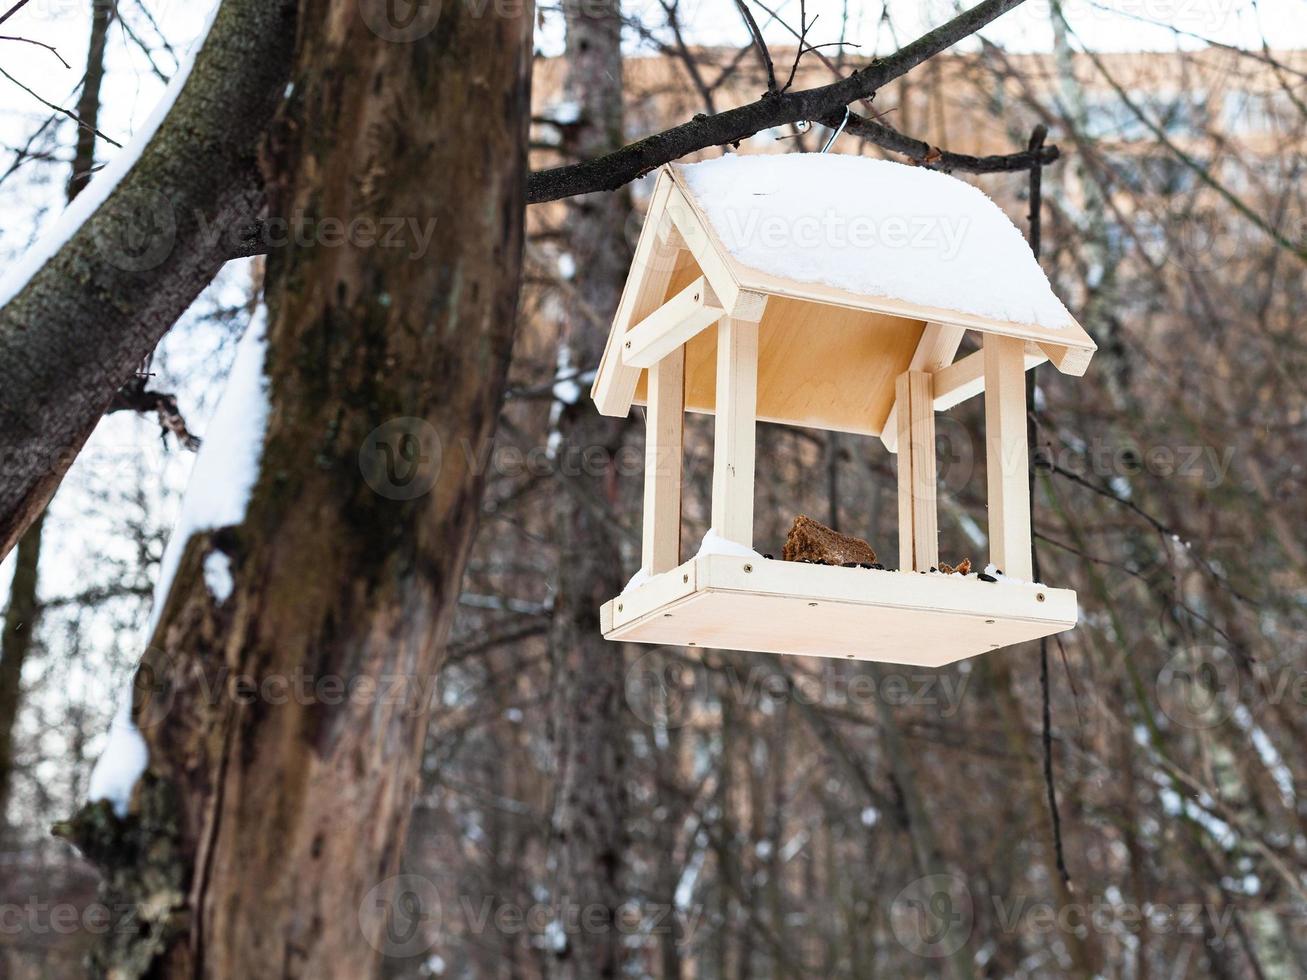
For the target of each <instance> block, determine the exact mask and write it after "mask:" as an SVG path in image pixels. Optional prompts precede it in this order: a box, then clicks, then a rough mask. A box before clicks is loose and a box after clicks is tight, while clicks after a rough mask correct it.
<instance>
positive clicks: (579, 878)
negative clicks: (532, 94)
mask: <svg viewBox="0 0 1307 980" xmlns="http://www.w3.org/2000/svg"><path fill="white" fill-rule="evenodd" d="M620 6H621V5H620V2H619V0H601V2H598V3H596V2H593V0H590V2H587V0H569V2H568V3H567V4H566V6H565V8H564V10H565V13H566V17H567V51H566V60H567V76H566V79H565V82H564V85H565V95H566V96H567V98H568V99H570V100H572V101H573V102H575V103H576V105H578V106H579V107H580V116H579V118H578V120H577V125H576V126H574V127H571V129H570V133H569V140H570V143H569V147H568V149H569V150H570V151H571V152H573V153H576V154H577V155H579V156H582V157H590V156H597V155H600V154H603V153H606V152H608V151H609V150H611V149H613V148H614V147H617V146H620V145H621V142H622V84H621V79H622V53H621V44H620V41H621V24H622V22H621V9H620ZM567 207H568V222H567V228H568V232H569V234H568V239H567V243H568V247H569V248H570V250H571V253H572V257H573V259H574V261H575V266H576V269H577V270H578V271H577V277H576V281H575V286H576V290H575V293H574V295H573V296H572V298H571V308H569V309H567V310H565V312H564V317H563V324H564V326H563V334H562V336H561V337H560V338H559V344H560V358H559V366H560V368H561V367H564V366H568V367H570V368H573V369H578V370H583V369H588V368H590V367H592V366H593V365H596V364H598V363H599V357H600V355H601V354H602V352H603V346H604V340H605V337H604V332H603V330H602V328H601V327H600V326H599V325H597V324H596V323H594V322H593V318H592V317H587V316H586V315H585V314H584V312H583V310H584V309H587V308H588V309H589V310H591V311H593V312H594V313H595V314H597V317H598V319H599V320H600V321H602V322H604V323H606V322H607V321H608V320H609V319H610V318H611V317H612V314H613V312H614V310H615V309H616V307H617V301H618V299H619V298H620V296H621V288H622V283H623V281H624V280H625V277H626V269H627V266H628V264H629V261H630V255H629V253H628V251H627V250H626V249H625V248H624V247H623V243H624V242H625V236H624V234H623V231H624V228H625V224H626V220H627V217H628V216H629V214H630V201H629V197H628V195H627V194H626V193H618V194H592V195H588V196H584V197H580V198H576V199H575V200H572V201H569V202H568V203H567ZM555 408H556V410H558V411H560V415H559V418H558V420H557V431H558V435H559V439H558V450H557V456H556V460H557V462H558V472H559V474H560V475H559V480H560V483H561V486H560V487H559V495H558V511H559V514H558V517H559V519H558V520H557V521H556V522H555V524H554V527H555V531H556V534H555V543H556V546H557V549H558V559H559V564H558V578H557V581H558V592H557V599H556V603H555V607H554V618H553V624H552V628H551V631H550V654H551V663H552V667H553V709H554V712H553V726H552V728H553V732H554V735H555V745H556V749H555V752H556V760H557V767H558V771H557V788H556V794H555V801H554V814H553V847H552V849H553V858H554V868H555V881H554V887H555V896H556V901H557V903H558V904H559V905H569V906H575V907H578V908H582V909H584V908H588V907H595V908H597V909H599V910H602V921H599V922H595V923H593V926H594V927H588V926H587V927H585V928H573V929H570V930H567V931H566V933H565V943H564V945H563V946H562V948H556V949H555V960H554V964H553V965H554V969H553V972H554V975H555V976H557V977H560V978H576V980H588V978H596V977H616V976H619V975H620V974H622V973H623V959H624V958H623V946H622V942H621V939H622V936H621V934H620V933H619V930H618V929H617V928H616V926H615V916H616V914H617V910H618V908H619V906H620V905H621V904H622V902H623V901H624V898H625V894H626V893H625V892H624V891H623V888H622V879H623V866H624V864H625V863H626V853H625V852H626V851H627V836H626V835H627V829H626V826H627V820H626V810H627V807H626V795H625V794H626V789H625V780H624V776H623V771H624V768H625V741H626V738H625V733H624V730H623V727H624V726H623V720H624V714H623V703H624V702H623V692H624V687H623V684H624V677H623V673H624V671H623V667H624V665H623V657H622V648H621V647H620V646H617V645H614V644H612V643H609V642H608V641H607V640H605V639H604V638H603V634H602V632H601V631H600V627H599V607H600V606H601V605H602V604H603V603H604V602H606V601H607V600H608V599H610V598H611V597H612V596H614V595H616V594H617V593H618V592H619V591H620V590H621V586H622V581H621V567H622V565H621V553H620V550H619V546H620V524H619V522H618V521H617V518H616V508H615V507H614V506H613V504H614V502H615V496H616V489H617V488H616V487H615V481H614V478H613V462H614V460H615V459H616V458H617V455H618V449H619V448H620V446H621V444H622V436H623V431H624V430H625V424H624V423H623V422H620V421H615V420H613V419H608V418H604V417H603V416H601V415H599V413H598V412H596V411H595V408H594V405H593V404H592V403H591V402H590V399H588V398H582V399H580V400H579V401H578V402H577V403H576V404H571V405H567V404H562V403H558V404H557V405H556V406H555ZM593 459H604V460H606V461H607V466H605V467H604V468H602V470H601V469H600V468H597V467H594V466H589V465H580V464H581V463H582V461H584V460H593ZM583 921H584V920H583Z"/></svg>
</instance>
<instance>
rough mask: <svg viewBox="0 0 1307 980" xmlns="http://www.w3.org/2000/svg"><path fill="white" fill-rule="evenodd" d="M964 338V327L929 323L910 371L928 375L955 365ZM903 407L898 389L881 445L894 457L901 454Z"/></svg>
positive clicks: (882, 433)
mask: <svg viewBox="0 0 1307 980" xmlns="http://www.w3.org/2000/svg"><path fill="white" fill-rule="evenodd" d="M965 334H966V330H964V329H963V328H962V327H951V326H945V325H944V324H942V323H927V324H926V328H925V329H924V330H923V331H922V332H921V339H920V340H919V341H917V349H916V350H915V351H913V353H912V360H911V361H910V362H909V363H908V370H909V371H925V372H926V373H927V374H933V373H934V372H936V371H939V370H941V369H942V368H945V367H948V365H950V364H952V363H953V358H954V357H955V356H956V355H957V352H958V347H959V346H960V345H961V343H962V337H963V336H964V335H965ZM901 404H903V402H901V401H900V400H899V397H898V393H897V389H896V391H895V396H894V404H892V405H890V407H889V415H888V416H886V418H885V424H884V425H882V426H881V427H880V439H881V442H883V443H884V444H885V448H886V449H888V450H889V451H890V452H892V453H896V452H898V451H899V417H900V413H899V406H900V405H901Z"/></svg>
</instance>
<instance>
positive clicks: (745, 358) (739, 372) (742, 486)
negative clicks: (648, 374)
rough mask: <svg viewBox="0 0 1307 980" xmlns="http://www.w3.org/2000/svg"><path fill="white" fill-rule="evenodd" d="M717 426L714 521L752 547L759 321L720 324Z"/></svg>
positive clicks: (723, 532)
mask: <svg viewBox="0 0 1307 980" xmlns="http://www.w3.org/2000/svg"><path fill="white" fill-rule="evenodd" d="M715 411H716V419H715V426H714V428H713V468H712V526H713V529H714V530H715V531H716V532H717V533H718V534H720V535H721V536H722V537H724V538H726V539H728V540H730V541H734V542H735V543H736V544H742V545H744V546H745V547H748V548H752V547H753V458H754V448H755V438H756V429H757V425H756V420H757V414H758V324H756V323H750V322H748V321H744V320H736V319H734V318H732V317H723V318H722V320H721V322H720V323H718V324H717V404H716V409H715Z"/></svg>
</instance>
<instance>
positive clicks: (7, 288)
mask: <svg viewBox="0 0 1307 980" xmlns="http://www.w3.org/2000/svg"><path fill="white" fill-rule="evenodd" d="M220 6H221V4H220V3H217V2H215V3H214V4H213V10H212V11H211V12H210V14H209V19H208V22H207V23H206V24H205V25H204V30H203V31H202V32H201V33H200V37H199V40H197V41H196V42H195V45H194V47H193V48H192V49H191V52H190V54H189V55H187V56H186V57H184V58H182V59H181V64H180V65H178V67H177V71H176V73H175V74H174V75H173V76H172V80H171V81H170V82H169V83H168V88H167V89H166V90H165V91H164V93H163V97H162V98H160V99H159V104H158V105H156V106H155V107H154V111H153V112H151V113H150V116H149V118H148V119H147V120H146V121H145V124H144V125H142V126H141V128H140V129H139V130H137V131H136V134H135V135H134V136H133V137H132V138H131V139H130V140H129V141H128V142H127V144H126V145H125V146H124V147H123V148H122V149H121V150H119V151H118V152H117V153H116V154H115V155H114V158H113V159H112V160H110V161H109V162H108V164H106V165H105V167H104V169H103V170H101V171H100V172H99V173H97V174H96V175H95V177H94V179H92V180H91V182H90V183H89V184H87V185H86V189H85V190H83V191H82V193H80V194H78V195H77V198H76V200H74V201H73V203H72V204H70V205H69V206H68V208H67V209H66V210H65V211H64V212H63V214H61V215H60V216H59V219H58V220H57V221H56V222H55V223H54V224H53V225H52V226H51V227H50V229H49V230H48V231H47V232H46V233H45V234H44V235H42V236H41V237H40V238H39V239H37V240H36V242H35V243H34V244H33V245H32V247H31V248H29V249H28V250H27V251H26V252H24V253H23V255H22V256H21V257H20V258H19V259H18V261H17V262H15V263H14V264H13V265H11V266H10V267H9V268H8V269H7V270H6V271H5V273H4V275H3V276H0V306H4V305H5V304H6V303H8V302H9V301H10V300H11V299H13V298H14V297H15V296H17V295H18V293H19V292H20V291H21V290H22V289H23V287H24V286H26V285H27V284H28V283H29V282H30V281H31V279H32V277H33V276H34V275H36V273H37V272H38V271H39V270H40V268H41V266H43V265H45V264H46V263H47V262H48V261H50V259H51V258H53V257H54V255H55V253H56V252H58V251H59V249H61V248H63V246H64V244H65V243H66V242H67V241H68V240H69V239H70V238H72V237H73V235H74V234H76V233H77V229H79V228H81V227H82V225H84V224H85V223H86V220H87V219H88V218H89V217H90V216H91V215H93V214H94V213H95V212H96V211H97V210H98V209H99V207H100V205H101V204H103V203H104V202H105V201H106V200H107V199H108V197H109V195H110V194H112V193H113V191H114V188H116V187H117V186H118V184H119V182H120V181H121V180H122V179H123V177H125V176H126V175H127V174H128V172H129V171H130V170H131V169H132V167H134V166H135V165H136V161H137V160H139V159H140V157H141V154H142V153H143V152H144V150H145V147H146V146H147V145H149V142H150V140H152V139H154V134H155V133H156V132H158V131H159V126H160V125H161V124H162V123H163V120H164V119H165V118H166V117H167V115H168V113H169V112H170V111H171V110H172V107H173V103H175V102H176V101H177V96H178V95H180V94H181V90H182V89H183V88H184V87H185V85H186V80H187V79H188V78H190V75H191V69H192V68H193V67H194V65H195V55H196V54H197V53H198V52H199V50H200V48H202V47H203V46H204V41H205V39H206V38H207V37H208V36H209V31H210V30H211V29H212V28H213V21H214V18H215V17H216V16H217V14H218V8H219V7H220Z"/></svg>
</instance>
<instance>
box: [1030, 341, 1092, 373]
mask: <svg viewBox="0 0 1307 980" xmlns="http://www.w3.org/2000/svg"><path fill="white" fill-rule="evenodd" d="M1039 348H1040V350H1042V351H1043V352H1044V354H1045V355H1047V357H1048V359H1049V360H1050V361H1052V362H1053V366H1054V367H1055V368H1057V369H1058V370H1059V371H1061V372H1062V373H1063V374H1069V375H1071V376H1072V377H1076V378H1079V377H1082V376H1083V375H1084V373H1085V372H1086V371H1088V370H1089V362H1090V360H1092V359H1093V356H1094V352H1093V351H1092V350H1085V348H1083V347H1067V346H1062V345H1059V344H1040V345H1039Z"/></svg>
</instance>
